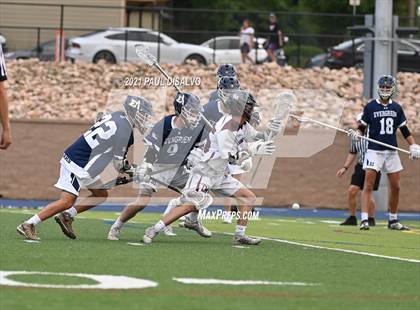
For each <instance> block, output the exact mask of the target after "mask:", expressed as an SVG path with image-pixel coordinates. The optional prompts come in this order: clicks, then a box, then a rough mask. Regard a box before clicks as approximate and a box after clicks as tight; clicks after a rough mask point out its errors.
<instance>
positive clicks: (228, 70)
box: [209, 64, 237, 102]
mask: <svg viewBox="0 0 420 310" xmlns="http://www.w3.org/2000/svg"><path fill="white" fill-rule="evenodd" d="M224 76H227V77H234V78H237V76H236V70H235V67H234V66H233V65H232V64H221V65H220V66H219V68H217V72H216V78H217V89H216V90H215V91H213V92H212V93H211V94H210V98H209V102H211V101H215V100H217V99H220V98H219V92H218V89H219V81H220V79H221V78H222V77H224Z"/></svg>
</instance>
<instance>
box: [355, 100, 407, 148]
mask: <svg viewBox="0 0 420 310" xmlns="http://www.w3.org/2000/svg"><path fill="white" fill-rule="evenodd" d="M362 123H363V124H364V125H365V126H369V138H372V139H375V140H377V141H380V142H383V143H387V144H390V145H392V146H395V147H396V146H398V145H397V135H396V133H397V129H398V128H400V127H402V126H404V125H405V124H406V123H407V119H406V118H405V115H404V111H403V109H402V107H401V106H400V105H399V104H398V103H397V102H395V101H393V100H389V103H388V104H386V105H385V104H382V103H381V102H380V101H379V99H376V100H371V101H370V102H369V103H368V104H367V105H366V107H365V108H364V110H363V116H362ZM368 149H370V150H375V151H384V150H390V148H387V147H384V146H382V145H379V144H377V143H373V142H369V145H368Z"/></svg>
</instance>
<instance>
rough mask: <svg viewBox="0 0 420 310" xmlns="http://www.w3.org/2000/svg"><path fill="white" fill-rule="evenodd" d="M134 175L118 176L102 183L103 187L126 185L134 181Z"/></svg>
mask: <svg viewBox="0 0 420 310" xmlns="http://www.w3.org/2000/svg"><path fill="white" fill-rule="evenodd" d="M133 180H134V178H133V177H128V178H127V177H118V178H116V179H113V180H111V181H108V182H106V183H105V184H103V185H102V189H111V188H113V187H114V186H119V185H124V184H127V183H131V182H133Z"/></svg>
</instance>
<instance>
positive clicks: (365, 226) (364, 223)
mask: <svg viewBox="0 0 420 310" xmlns="http://www.w3.org/2000/svg"><path fill="white" fill-rule="evenodd" d="M360 230H369V222H368V221H367V220H364V221H362V222H361V223H360Z"/></svg>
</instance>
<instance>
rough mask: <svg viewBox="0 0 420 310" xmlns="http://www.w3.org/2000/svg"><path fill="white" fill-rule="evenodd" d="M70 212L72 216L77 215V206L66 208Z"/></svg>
mask: <svg viewBox="0 0 420 310" xmlns="http://www.w3.org/2000/svg"><path fill="white" fill-rule="evenodd" d="M65 212H67V213H68V214H70V216H71V217H75V216H76V215H77V210H76V208H75V207H71V208H70V209H68V210H66V211H65Z"/></svg>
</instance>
